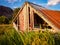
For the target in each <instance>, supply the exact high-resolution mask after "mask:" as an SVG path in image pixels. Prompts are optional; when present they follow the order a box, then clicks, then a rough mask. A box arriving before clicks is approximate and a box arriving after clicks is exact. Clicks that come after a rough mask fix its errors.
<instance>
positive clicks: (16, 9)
mask: <svg viewBox="0 0 60 45" xmlns="http://www.w3.org/2000/svg"><path fill="white" fill-rule="evenodd" d="M19 10H20V8H15V9H14V13H13V18H14V17H15V16H16V15H17V13H18V11H19Z"/></svg>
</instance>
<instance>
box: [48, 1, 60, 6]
mask: <svg viewBox="0 0 60 45" xmlns="http://www.w3.org/2000/svg"><path fill="white" fill-rule="evenodd" d="M58 3H60V0H48V3H47V5H48V6H50V5H56V4H58Z"/></svg>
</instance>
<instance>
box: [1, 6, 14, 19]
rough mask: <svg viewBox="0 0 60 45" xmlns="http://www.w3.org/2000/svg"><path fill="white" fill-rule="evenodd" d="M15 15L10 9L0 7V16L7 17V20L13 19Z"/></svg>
mask: <svg viewBox="0 0 60 45" xmlns="http://www.w3.org/2000/svg"><path fill="white" fill-rule="evenodd" d="M12 14H13V10H12V9H11V8H9V7H5V6H0V16H6V17H7V18H11V17H12Z"/></svg>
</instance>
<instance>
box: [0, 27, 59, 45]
mask: <svg viewBox="0 0 60 45" xmlns="http://www.w3.org/2000/svg"><path fill="white" fill-rule="evenodd" d="M0 45H60V33H56V34H53V33H51V32H49V31H36V32H35V31H30V32H24V33H22V32H17V31H16V30H15V29H14V28H13V27H0Z"/></svg>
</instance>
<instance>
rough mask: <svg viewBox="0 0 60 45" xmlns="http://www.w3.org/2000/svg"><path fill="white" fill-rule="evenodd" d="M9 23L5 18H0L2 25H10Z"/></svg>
mask: <svg viewBox="0 0 60 45" xmlns="http://www.w3.org/2000/svg"><path fill="white" fill-rule="evenodd" d="M8 23H9V21H8V19H7V18H6V17H5V16H0V24H8Z"/></svg>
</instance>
